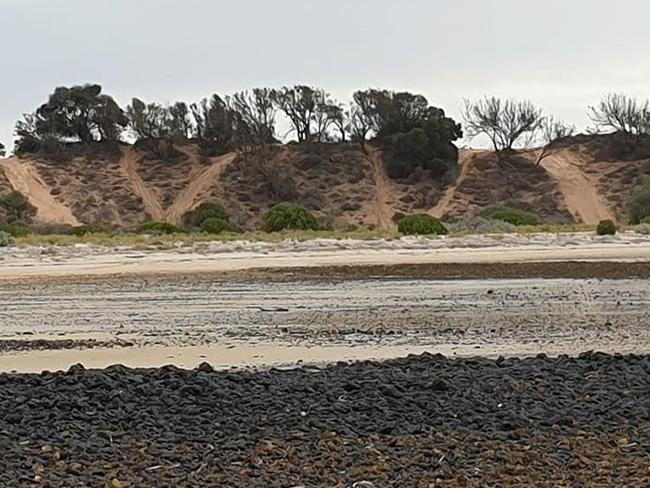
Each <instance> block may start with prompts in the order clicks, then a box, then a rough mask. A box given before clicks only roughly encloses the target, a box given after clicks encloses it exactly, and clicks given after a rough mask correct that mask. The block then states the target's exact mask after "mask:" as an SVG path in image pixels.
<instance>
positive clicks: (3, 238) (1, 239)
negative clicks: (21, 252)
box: [0, 230, 14, 247]
mask: <svg viewBox="0 0 650 488" xmlns="http://www.w3.org/2000/svg"><path fill="white" fill-rule="evenodd" d="M13 243H14V238H13V237H12V236H11V234H9V233H8V232H5V231H2V230H0V247H7V246H11V245H12V244H13Z"/></svg>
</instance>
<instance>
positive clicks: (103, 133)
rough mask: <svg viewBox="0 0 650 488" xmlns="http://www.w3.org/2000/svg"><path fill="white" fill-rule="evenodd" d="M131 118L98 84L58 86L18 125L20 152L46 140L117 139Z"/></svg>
mask: <svg viewBox="0 0 650 488" xmlns="http://www.w3.org/2000/svg"><path fill="white" fill-rule="evenodd" d="M128 123H129V120H128V117H127V116H126V114H125V113H124V111H123V110H122V109H121V108H120V106H119V105H118V104H117V102H115V100H113V98H112V97H110V96H109V95H106V94H103V93H102V87H101V86H100V85H97V84H86V85H78V86H72V87H64V86H63V87H58V88H56V89H55V90H54V93H52V94H51V95H50V97H49V99H48V101H47V102H45V103H44V104H42V105H41V106H40V107H38V108H37V109H36V111H35V112H34V113H33V114H28V115H25V117H24V120H22V121H20V122H19V123H18V124H17V126H16V135H17V136H18V140H17V141H16V146H17V149H18V150H19V151H29V150H37V149H38V148H39V147H40V146H41V145H42V144H44V143H54V144H59V145H64V144H67V143H84V144H88V143H91V142H116V141H118V140H119V138H120V136H121V134H122V132H123V131H124V129H125V128H126V127H127V125H128Z"/></svg>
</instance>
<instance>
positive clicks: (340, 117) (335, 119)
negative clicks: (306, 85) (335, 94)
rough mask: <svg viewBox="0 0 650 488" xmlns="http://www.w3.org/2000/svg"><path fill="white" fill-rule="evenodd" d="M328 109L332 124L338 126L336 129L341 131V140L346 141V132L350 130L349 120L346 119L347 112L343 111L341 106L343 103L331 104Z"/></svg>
mask: <svg viewBox="0 0 650 488" xmlns="http://www.w3.org/2000/svg"><path fill="white" fill-rule="evenodd" d="M326 110H327V111H328V112H329V117H330V120H331V121H332V125H333V126H334V127H336V130H337V131H338V132H339V136H340V139H341V142H345V141H346V139H347V137H346V134H347V130H348V121H347V119H346V113H345V112H344V111H343V107H341V105H337V104H331V105H330V106H329V107H327V108H326Z"/></svg>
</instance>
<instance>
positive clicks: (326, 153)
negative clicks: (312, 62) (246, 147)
mask: <svg viewBox="0 0 650 488" xmlns="http://www.w3.org/2000/svg"><path fill="white" fill-rule="evenodd" d="M600 137H601V138H600V139H594V138H591V139H590V138H586V137H579V138H575V139H572V140H570V141H568V142H567V143H566V144H564V145H563V146H562V147H559V148H557V149H554V150H553V151H552V152H551V153H550V155H548V156H547V157H546V158H545V159H544V160H543V161H541V163H539V164H538V162H537V158H538V152H537V151H527V152H520V153H517V154H515V155H512V156H511V157H509V158H508V159H507V160H506V161H499V158H497V157H496V155H495V154H494V153H493V152H491V151H485V150H462V151H461V152H460V156H459V166H458V171H457V175H456V177H455V178H451V181H448V180H450V178H447V179H438V180H436V179H433V178H430V177H423V178H419V179H417V178H416V179H412V180H409V181H406V180H395V179H391V178H390V177H388V175H387V174H386V171H385V168H384V164H383V163H384V161H383V155H382V152H381V150H379V149H378V148H374V147H372V146H370V147H369V150H368V151H367V153H364V152H362V151H361V149H360V147H359V146H358V145H356V144H351V143H350V144H322V145H310V146H301V145H288V146H276V147H273V148H271V149H270V150H269V152H268V154H266V155H265V157H264V158H262V160H260V159H257V160H255V159H252V157H251V156H250V155H246V154H238V153H234V152H233V153H227V154H224V155H221V156H217V157H212V158H205V157H201V155H200V153H199V150H198V148H197V147H196V146H192V145H188V146H183V147H179V148H177V151H176V152H175V156H174V158H171V159H170V160H168V161H160V160H159V159H156V158H155V157H154V156H153V155H152V154H150V153H148V152H147V151H144V150H142V149H140V148H136V147H129V146H123V147H122V148H121V150H120V152H119V154H117V155H116V156H114V157H112V158H105V159H101V158H99V159H89V158H82V157H77V158H73V159H71V160H70V161H68V162H66V163H57V162H53V161H46V160H42V159H18V158H9V159H6V160H3V161H2V163H0V169H1V170H2V174H0V192H3V191H4V192H8V191H10V190H11V188H13V189H15V190H17V191H20V192H21V193H23V194H24V195H25V196H26V198H27V199H28V200H29V201H30V203H32V205H34V206H35V207H36V208H37V215H36V220H38V221H41V222H48V223H65V224H70V225H78V224H79V223H81V222H83V223H100V224H102V225H104V226H109V227H118V228H131V227H134V226H136V225H138V224H140V223H142V222H144V221H145V220H165V221H168V222H172V223H178V222H180V221H181V219H182V216H183V215H184V214H185V213H186V212H187V211H189V210H191V209H192V208H194V207H196V206H197V205H199V204H200V203H202V202H205V201H216V202H219V203H220V204H221V205H223V206H224V207H225V208H226V209H227V210H228V212H229V213H230V214H231V216H232V217H233V220H235V221H236V222H237V224H238V225H239V226H242V227H248V228H254V227H255V226H257V225H258V224H259V221H260V218H261V215H262V214H263V212H264V211H265V210H266V209H268V208H269V207H270V206H272V205H273V204H274V203H277V202H278V201H283V200H293V201H298V202H300V203H301V204H303V205H305V206H306V207H307V208H309V209H310V210H312V211H313V212H314V213H316V214H317V215H320V216H327V217H329V218H332V219H334V220H337V221H340V222H347V223H349V224H355V225H361V226H364V227H371V228H384V229H391V228H394V226H395V219H396V218H397V217H399V216H400V215H403V214H408V213H424V212H426V213H430V214H432V215H435V216H437V217H440V218H445V219H447V218H458V217H462V216H466V215H476V214H479V213H481V212H482V211H483V210H484V209H486V208H488V207H490V206H493V205H509V206H514V207H519V208H522V209H523V210H529V211H532V212H535V213H537V214H538V215H540V216H541V217H542V218H543V219H544V220H545V221H548V222H557V223H563V222H583V223H588V224H593V223H597V222H598V221H599V220H602V219H613V220H618V221H622V222H624V221H626V218H627V216H626V205H627V201H628V200H629V196H630V194H631V193H632V192H633V191H634V189H635V187H636V185H638V183H639V182H640V181H641V179H642V178H643V177H644V175H650V159H644V158H642V157H636V158H635V157H630V156H629V155H628V156H627V157H626V158H625V159H622V160H621V159H617V158H616V157H610V156H607V155H604V153H603V144H605V142H603V141H606V140H605V139H603V137H602V136H600ZM3 182H4V184H3Z"/></svg>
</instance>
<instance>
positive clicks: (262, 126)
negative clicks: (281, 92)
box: [227, 88, 276, 147]
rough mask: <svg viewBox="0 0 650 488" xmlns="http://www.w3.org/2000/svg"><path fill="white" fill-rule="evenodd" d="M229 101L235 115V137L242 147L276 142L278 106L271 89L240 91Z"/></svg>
mask: <svg viewBox="0 0 650 488" xmlns="http://www.w3.org/2000/svg"><path fill="white" fill-rule="evenodd" d="M227 102H228V105H229V107H230V109H231V110H232V111H233V113H234V115H235V125H236V127H235V138H236V139H237V142H238V145H239V146H240V147H241V146H256V145H262V144H269V143H272V142H275V116H276V108H275V106H274V104H273V96H272V90H271V89H269V88H255V89H253V90H252V91H251V92H247V91H243V92H239V93H236V94H235V95H233V96H232V97H230V98H228V99H227Z"/></svg>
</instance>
